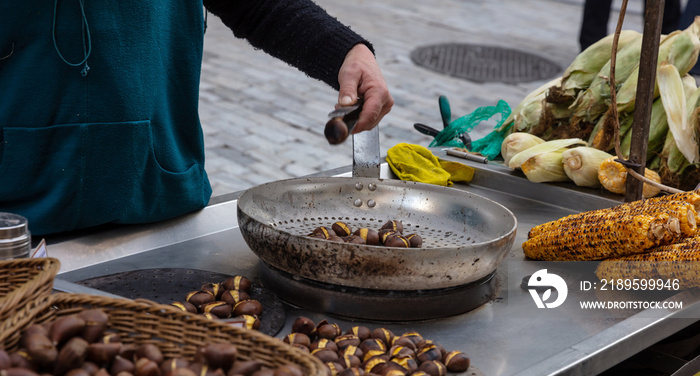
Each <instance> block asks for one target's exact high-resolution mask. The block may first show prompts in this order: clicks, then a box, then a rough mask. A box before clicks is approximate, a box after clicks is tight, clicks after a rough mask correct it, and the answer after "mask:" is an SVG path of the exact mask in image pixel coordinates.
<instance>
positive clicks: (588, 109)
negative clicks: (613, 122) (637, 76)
mask: <svg viewBox="0 0 700 376" xmlns="http://www.w3.org/2000/svg"><path fill="white" fill-rule="evenodd" d="M641 50H642V38H638V39H635V40H633V41H632V42H630V43H629V44H627V45H626V46H625V47H623V48H620V49H618V51H617V59H616V64H615V81H616V82H619V83H622V82H624V81H625V80H626V79H627V78H628V77H629V76H630V74H632V72H633V71H634V70H635V68H636V67H637V65H639V56H640V53H641ZM609 78H610V63H609V62H608V63H607V64H605V65H604V66H603V67H602V68H601V69H600V71H599V72H598V75H597V76H596V77H595V79H593V81H592V82H591V85H590V87H589V88H588V89H586V90H585V91H583V92H581V95H579V97H578V98H576V101H575V102H574V103H573V104H572V110H573V114H572V116H573V117H575V118H577V119H578V121H586V122H590V123H593V122H595V121H596V120H597V119H598V117H599V116H600V115H602V114H603V113H604V112H605V111H606V110H607V108H608V102H609V98H610V84H609Z"/></svg>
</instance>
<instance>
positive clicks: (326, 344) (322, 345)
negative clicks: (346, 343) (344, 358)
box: [309, 338, 338, 351]
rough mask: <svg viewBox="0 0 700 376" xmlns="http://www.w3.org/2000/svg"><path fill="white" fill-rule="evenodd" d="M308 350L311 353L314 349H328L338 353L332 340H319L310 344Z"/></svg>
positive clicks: (336, 346)
mask: <svg viewBox="0 0 700 376" xmlns="http://www.w3.org/2000/svg"><path fill="white" fill-rule="evenodd" d="M309 349H310V350H312V351H313V350H316V349H328V350H333V351H338V345H336V344H335V342H333V340H332V339H328V338H321V339H319V340H318V341H316V342H314V343H312V344H311V346H309Z"/></svg>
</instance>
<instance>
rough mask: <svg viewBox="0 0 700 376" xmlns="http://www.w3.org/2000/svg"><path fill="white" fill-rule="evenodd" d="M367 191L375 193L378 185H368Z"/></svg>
mask: <svg viewBox="0 0 700 376" xmlns="http://www.w3.org/2000/svg"><path fill="white" fill-rule="evenodd" d="M367 189H369V190H370V191H373V192H374V191H375V190H376V189H377V185H376V184H374V183H369V185H367Z"/></svg>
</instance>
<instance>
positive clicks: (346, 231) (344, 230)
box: [331, 222, 352, 237]
mask: <svg viewBox="0 0 700 376" xmlns="http://www.w3.org/2000/svg"><path fill="white" fill-rule="evenodd" d="M331 230H333V231H334V232H335V234H336V235H338V236H340V237H343V236H348V235H350V234H352V229H351V228H350V226H348V224H347V223H345V222H335V223H334V224H333V225H331Z"/></svg>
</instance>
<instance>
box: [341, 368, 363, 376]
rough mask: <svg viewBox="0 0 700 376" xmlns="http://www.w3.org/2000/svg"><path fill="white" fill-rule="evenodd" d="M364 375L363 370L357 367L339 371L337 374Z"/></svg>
mask: <svg viewBox="0 0 700 376" xmlns="http://www.w3.org/2000/svg"><path fill="white" fill-rule="evenodd" d="M364 375H365V370H364V369H362V368H360V367H358V366H353V367H350V368H345V369H344V370H342V371H340V373H338V376H364Z"/></svg>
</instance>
